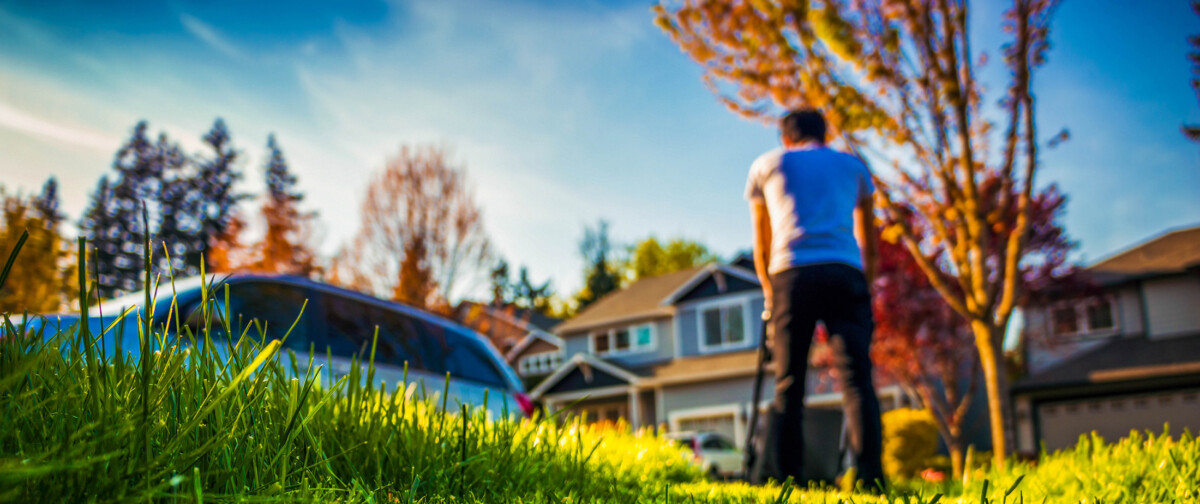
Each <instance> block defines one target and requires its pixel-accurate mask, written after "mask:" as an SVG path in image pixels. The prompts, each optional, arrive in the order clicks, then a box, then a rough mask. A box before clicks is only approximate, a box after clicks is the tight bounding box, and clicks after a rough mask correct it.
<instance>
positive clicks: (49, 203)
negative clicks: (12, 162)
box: [33, 177, 66, 228]
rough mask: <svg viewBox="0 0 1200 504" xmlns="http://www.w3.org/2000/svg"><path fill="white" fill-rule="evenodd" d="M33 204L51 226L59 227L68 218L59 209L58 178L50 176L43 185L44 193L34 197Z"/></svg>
mask: <svg viewBox="0 0 1200 504" xmlns="http://www.w3.org/2000/svg"><path fill="white" fill-rule="evenodd" d="M33 206H34V209H36V210H37V213H38V215H39V216H41V218H42V219H44V220H45V221H46V224H47V225H49V226H51V227H54V228H57V227H58V225H59V224H61V223H62V221H63V220H65V219H66V216H65V215H63V213H62V211H61V210H60V209H59V202H58V179H56V178H54V177H50V178H49V179H47V180H46V183H45V184H43V185H42V193H41V194H39V195H38V196H37V197H36V198H34V200H33Z"/></svg>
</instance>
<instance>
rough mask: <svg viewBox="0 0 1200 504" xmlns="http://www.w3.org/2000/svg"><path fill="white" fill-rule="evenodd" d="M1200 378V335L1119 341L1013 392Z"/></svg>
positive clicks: (1026, 381)
mask: <svg viewBox="0 0 1200 504" xmlns="http://www.w3.org/2000/svg"><path fill="white" fill-rule="evenodd" d="M1192 373H1195V374H1200V334H1194V335H1190V336H1177V337H1171V338H1163V339H1145V338H1116V339H1113V340H1112V341H1110V342H1108V343H1105V344H1104V345H1101V346H1100V347H1098V348H1095V349H1093V350H1091V351H1088V352H1084V353H1082V354H1080V355H1078V356H1075V357H1074V358H1071V359H1069V360H1067V361H1064V362H1062V363H1059V364H1058V365H1056V366H1054V367H1051V368H1050V369H1047V370H1045V371H1043V372H1041V373H1038V374H1036V375H1033V376H1030V377H1027V378H1025V379H1022V380H1019V381H1017V382H1016V383H1015V384H1013V391H1014V392H1016V391H1022V390H1034V389H1051V388H1069V387H1075V386H1081V385H1088V386H1094V385H1098V384H1104V383H1115V382H1121V381H1131V380H1140V379H1148V378H1161V377H1166V376H1177V375H1186V374H1192Z"/></svg>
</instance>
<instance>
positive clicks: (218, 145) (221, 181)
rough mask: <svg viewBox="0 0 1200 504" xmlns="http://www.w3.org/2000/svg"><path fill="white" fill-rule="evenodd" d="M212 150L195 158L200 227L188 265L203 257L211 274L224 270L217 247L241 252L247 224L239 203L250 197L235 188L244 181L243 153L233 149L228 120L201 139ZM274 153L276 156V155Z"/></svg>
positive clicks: (195, 187) (195, 184) (195, 180)
mask: <svg viewBox="0 0 1200 504" xmlns="http://www.w3.org/2000/svg"><path fill="white" fill-rule="evenodd" d="M201 140H202V141H203V142H204V146H205V147H206V148H207V149H208V150H210V151H211V152H210V153H208V155H207V156H197V157H196V159H195V161H194V162H195V164H196V176H195V178H194V179H193V180H194V182H193V184H194V189H195V191H194V192H195V194H196V203H195V206H196V210H195V212H196V215H197V221H198V222H197V225H198V228H199V230H198V231H199V232H198V235H199V240H198V244H197V247H194V248H193V249H192V250H189V251H188V254H189V255H188V259H187V263H188V264H199V262H200V258H201V257H203V258H204V261H205V263H206V266H207V268H206V270H208V271H228V269H225V270H223V269H221V268H220V266H222V264H221V262H220V261H221V259H219V258H217V257H214V256H215V255H218V254H213V253H211V251H212V250H213V248H214V247H215V246H218V245H219V246H220V247H223V249H224V254H225V256H228V253H229V252H230V251H235V250H237V248H238V247H240V246H241V244H240V243H239V242H238V237H237V235H238V233H239V232H240V231H241V228H242V227H243V226H244V225H245V223H244V222H242V221H241V219H240V217H238V215H237V211H238V203H239V202H241V201H242V200H244V199H246V198H248V197H249V195H246V194H242V193H238V192H235V191H234V189H233V186H234V184H235V183H237V181H238V180H240V179H241V178H242V174H241V172H239V171H238V170H237V167H236V164H237V161H238V159H239V158H240V157H241V153H240V152H238V151H237V150H236V149H234V148H233V144H232V138H231V135H230V133H229V128H228V127H226V126H225V121H224V120H222V119H221V118H217V119H216V120H215V121H213V125H212V129H210V130H209V131H208V133H206V134H205V135H204V137H203V138H202V139H201ZM272 154H274V153H272Z"/></svg>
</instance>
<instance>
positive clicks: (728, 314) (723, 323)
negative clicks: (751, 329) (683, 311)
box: [700, 302, 746, 349]
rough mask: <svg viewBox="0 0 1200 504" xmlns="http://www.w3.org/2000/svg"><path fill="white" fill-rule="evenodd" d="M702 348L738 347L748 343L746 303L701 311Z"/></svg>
mask: <svg viewBox="0 0 1200 504" xmlns="http://www.w3.org/2000/svg"><path fill="white" fill-rule="evenodd" d="M700 334H701V337H702V338H703V344H702V345H701V348H704V349H713V348H722V347H737V346H742V345H744V344H745V343H746V305H745V303H741V302H739V303H736V304H727V305H721V306H713V307H711V308H704V309H702V310H701V312H700Z"/></svg>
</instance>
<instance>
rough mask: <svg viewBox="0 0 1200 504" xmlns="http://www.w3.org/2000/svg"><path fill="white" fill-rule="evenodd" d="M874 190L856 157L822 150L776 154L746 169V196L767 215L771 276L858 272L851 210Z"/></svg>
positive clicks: (763, 157) (860, 262) (825, 148)
mask: <svg viewBox="0 0 1200 504" xmlns="http://www.w3.org/2000/svg"><path fill="white" fill-rule="evenodd" d="M872 190H873V187H872V184H871V174H870V172H869V171H868V170H867V167H866V166H865V165H863V163H862V162H861V161H859V160H858V159H857V158H855V157H853V156H850V155H848V154H844V153H841V152H837V151H835V150H833V149H830V148H828V147H824V146H813V147H805V148H797V149H790V150H783V149H777V150H773V151H771V152H768V153H766V154H763V155H762V156H760V157H759V158H758V159H757V160H755V161H754V164H753V165H752V166H751V168H750V177H749V180H748V182H747V187H746V195H747V198H748V199H756V198H761V199H762V200H763V201H764V202H765V203H766V205H767V210H768V213H769V214H770V216H771V228H772V233H771V234H772V236H771V254H770V258H771V264H770V271H771V273H777V272H780V271H783V270H786V269H788V268H792V267H796V266H804V265H810V264H824V263H842V264H847V265H850V266H853V267H855V268H858V269H860V270H861V269H862V267H863V265H862V256H861V253H860V251H859V248H858V243H857V242H856V241H855V239H854V209H855V207H856V205H857V204H858V202H859V201H860V200H861V199H863V198H866V197H869V195H870V194H871V191H872Z"/></svg>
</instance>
